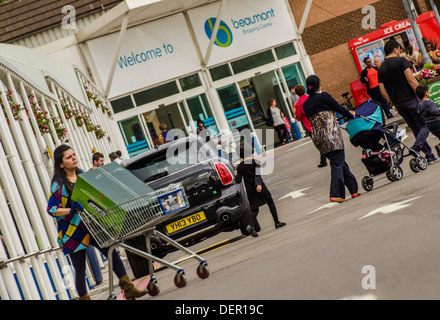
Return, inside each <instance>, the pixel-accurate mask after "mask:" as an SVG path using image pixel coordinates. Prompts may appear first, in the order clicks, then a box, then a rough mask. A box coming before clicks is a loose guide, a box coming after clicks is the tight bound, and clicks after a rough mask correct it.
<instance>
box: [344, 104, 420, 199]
mask: <svg viewBox="0 0 440 320" xmlns="http://www.w3.org/2000/svg"><path fill="white" fill-rule="evenodd" d="M355 112H356V116H355V118H354V119H352V120H350V121H349V122H348V123H347V125H346V128H345V129H346V130H347V132H348V134H349V138H350V142H351V144H352V145H354V146H355V147H358V146H360V147H361V148H362V163H363V164H364V165H365V167H366V168H367V170H368V173H369V176H364V177H363V179H362V181H361V183H362V187H363V188H364V190H365V191H371V190H373V184H374V180H373V177H374V176H376V175H379V174H381V173H386V177H387V178H388V180H390V181H398V180H400V179H402V177H403V170H402V168H401V167H400V164H401V163H402V162H403V158H404V157H406V156H412V157H413V158H412V159H411V160H410V162H409V166H410V168H411V170H412V171H413V172H416V173H417V172H419V171H420V170H425V169H426V168H427V167H428V162H427V161H426V159H425V158H424V157H422V156H421V155H420V154H419V153H418V152H416V151H414V150H412V149H411V148H410V147H408V146H407V145H405V144H404V143H403V142H402V141H401V140H400V138H398V137H397V128H398V126H397V124H396V123H394V124H392V125H388V126H387V125H386V123H385V117H384V112H383V110H382V108H381V105H380V104H379V103H378V102H376V101H373V100H370V101H367V102H364V103H362V104H361V105H359V107H358V108H357V109H356V111H355ZM405 149H407V150H408V154H405V153H404V150H405Z"/></svg>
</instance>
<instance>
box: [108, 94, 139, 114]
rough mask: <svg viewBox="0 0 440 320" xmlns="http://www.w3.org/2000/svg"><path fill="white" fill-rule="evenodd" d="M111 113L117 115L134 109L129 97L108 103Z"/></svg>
mask: <svg viewBox="0 0 440 320" xmlns="http://www.w3.org/2000/svg"><path fill="white" fill-rule="evenodd" d="M110 104H111V105H112V108H113V112H114V113H118V112H122V111H125V110H128V109H132V108H134V105H133V101H132V100H131V97H130V96H126V97H122V98H119V99H116V100H113V101H110Z"/></svg>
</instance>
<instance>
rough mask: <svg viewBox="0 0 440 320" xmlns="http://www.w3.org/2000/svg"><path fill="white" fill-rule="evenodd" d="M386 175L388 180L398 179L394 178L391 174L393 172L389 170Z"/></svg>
mask: <svg viewBox="0 0 440 320" xmlns="http://www.w3.org/2000/svg"><path fill="white" fill-rule="evenodd" d="M386 176H387V178H388V180H390V181H391V182H393V181H396V180H394V177H393V176H392V175H391V173H390V172H389V171H388V172H387V173H386Z"/></svg>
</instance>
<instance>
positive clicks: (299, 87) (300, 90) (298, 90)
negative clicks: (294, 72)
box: [295, 84, 306, 97]
mask: <svg viewBox="0 0 440 320" xmlns="http://www.w3.org/2000/svg"><path fill="white" fill-rule="evenodd" d="M295 93H296V94H297V95H298V96H299V97H301V96H303V95H304V94H305V93H306V88H304V86H303V85H302V84H297V85H296V86H295Z"/></svg>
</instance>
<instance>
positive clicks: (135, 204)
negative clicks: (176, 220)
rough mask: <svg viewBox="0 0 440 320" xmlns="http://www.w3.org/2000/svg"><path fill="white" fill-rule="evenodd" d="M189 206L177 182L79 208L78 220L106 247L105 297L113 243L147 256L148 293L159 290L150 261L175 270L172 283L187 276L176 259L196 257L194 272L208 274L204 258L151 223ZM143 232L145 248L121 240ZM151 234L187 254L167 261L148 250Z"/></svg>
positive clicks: (181, 283) (179, 282)
mask: <svg viewBox="0 0 440 320" xmlns="http://www.w3.org/2000/svg"><path fill="white" fill-rule="evenodd" d="M188 207H189V204H188V201H187V198H186V195H185V191H184V189H183V187H182V186H181V185H180V184H172V185H170V186H168V187H166V188H163V189H160V190H156V191H154V192H151V193H148V194H146V195H143V196H141V197H138V198H135V199H133V200H130V201H127V202H124V203H121V204H119V205H116V206H114V207H111V208H108V209H105V210H97V211H96V212H89V211H87V210H86V209H84V208H83V210H82V211H80V212H79V214H80V216H81V219H82V221H83V222H84V223H85V225H86V226H87V228H88V229H89V232H90V234H91V235H92V236H93V237H94V238H95V240H96V242H97V243H98V244H99V246H100V247H102V248H106V247H108V248H109V251H108V266H109V297H108V299H110V300H112V299H115V298H116V295H115V294H114V292H113V262H112V254H113V250H114V249H115V248H116V247H121V248H123V249H125V250H127V251H129V252H132V253H134V254H136V255H139V256H141V257H144V258H146V259H147V263H148V270H149V272H150V281H149V283H148V285H147V290H148V293H149V294H150V295H151V296H156V295H158V294H159V292H160V290H159V286H158V284H157V279H156V277H155V275H154V267H153V261H156V262H158V263H160V264H161V265H164V266H166V267H168V268H171V269H174V270H176V275H175V277H174V284H175V285H176V287H178V288H182V287H184V286H185V285H186V283H187V279H186V276H185V271H184V269H182V268H181V267H180V266H178V264H179V263H181V262H183V261H186V260H189V259H192V258H194V259H196V260H198V261H199V266H198V267H197V275H198V276H199V278H201V279H205V278H207V277H208V276H209V269H208V264H207V262H206V260H204V259H203V258H202V257H201V256H199V255H197V254H196V253H194V252H192V251H191V250H189V249H188V248H185V247H184V246H182V245H181V244H179V243H177V242H176V241H174V240H172V239H171V238H169V237H167V236H166V235H164V234H163V233H161V232H159V231H158V230H156V228H155V226H156V225H157V224H159V223H161V222H163V221H164V220H166V219H170V218H172V216H173V215H175V214H177V213H179V212H180V211H182V210H184V209H187V208H188ZM141 234H142V235H145V236H146V244H147V246H146V247H147V252H144V251H142V250H139V249H137V248H134V247H132V246H129V245H127V244H126V243H124V241H126V240H129V239H131V238H133V237H136V236H138V235H141ZM153 235H155V236H157V237H159V238H161V239H162V240H163V241H165V242H168V243H169V244H170V245H172V246H174V247H176V248H177V249H180V250H182V251H183V252H185V253H186V254H187V256H185V257H184V258H182V259H180V260H177V261H174V262H168V261H165V260H163V259H160V258H158V257H156V256H153V255H152V254H151V248H150V239H151V237H152V236H153Z"/></svg>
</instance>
